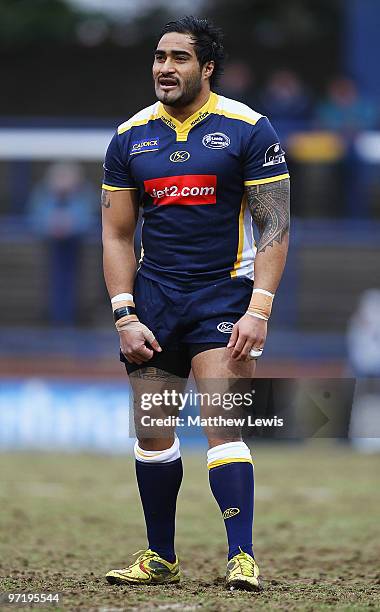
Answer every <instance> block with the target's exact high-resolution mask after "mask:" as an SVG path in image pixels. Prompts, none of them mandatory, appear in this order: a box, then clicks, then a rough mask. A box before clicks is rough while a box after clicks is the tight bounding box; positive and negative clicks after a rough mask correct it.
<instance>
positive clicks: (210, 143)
mask: <svg viewBox="0 0 380 612" xmlns="http://www.w3.org/2000/svg"><path fill="white" fill-rule="evenodd" d="M202 144H203V146H204V147H207V148H208V149H225V148H226V147H229V146H230V144H231V139H230V138H229V137H228V136H226V134H223V132H214V133H213V134H206V136H203V138H202Z"/></svg>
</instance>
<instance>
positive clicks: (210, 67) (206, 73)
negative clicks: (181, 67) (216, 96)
mask: <svg viewBox="0 0 380 612" xmlns="http://www.w3.org/2000/svg"><path fill="white" fill-rule="evenodd" d="M214 68H215V62H214V60H210V61H209V62H207V64H205V65H204V66H203V70H202V72H203V78H205V79H209V78H210V77H211V75H212V73H213V72H214Z"/></svg>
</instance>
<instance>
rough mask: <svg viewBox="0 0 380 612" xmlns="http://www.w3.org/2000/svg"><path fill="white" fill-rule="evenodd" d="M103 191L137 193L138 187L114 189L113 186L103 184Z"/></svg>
mask: <svg viewBox="0 0 380 612" xmlns="http://www.w3.org/2000/svg"><path fill="white" fill-rule="evenodd" d="M102 189H105V190H106V191H137V187H112V185H106V184H105V183H103V185H102Z"/></svg>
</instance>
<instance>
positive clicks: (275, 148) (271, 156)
mask: <svg viewBox="0 0 380 612" xmlns="http://www.w3.org/2000/svg"><path fill="white" fill-rule="evenodd" d="M284 162H285V151H283V150H282V147H281V145H280V143H279V142H275V143H274V144H272V145H271V146H270V147H269V148H268V149H267V150H266V151H265V161H264V163H263V167H264V168H265V167H268V166H277V164H283V163H284Z"/></svg>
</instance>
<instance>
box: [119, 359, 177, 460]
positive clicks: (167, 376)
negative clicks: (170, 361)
mask: <svg viewBox="0 0 380 612" xmlns="http://www.w3.org/2000/svg"><path fill="white" fill-rule="evenodd" d="M129 379H130V383H131V386H132V390H133V402H134V417H135V427H136V437H137V439H138V441H139V446H140V447H141V448H142V449H144V450H149V451H154V450H165V449H167V448H170V446H172V444H173V441H174V429H175V428H174V427H172V426H169V425H168V426H161V427H157V426H144V425H143V424H142V421H141V419H142V417H144V416H147V415H148V416H149V417H152V418H165V417H166V416H168V415H170V416H177V415H178V408H177V407H175V406H168V405H164V406H152V407H151V408H150V409H149V410H144V409H143V408H142V406H143V397H146V396H147V394H155V393H158V394H160V396H162V395H163V393H164V392H165V390H167V391H169V392H170V391H172V390H175V391H177V392H178V393H180V392H182V391H183V390H184V389H185V386H186V382H187V381H186V380H184V379H183V378H179V377H178V376H175V375H174V374H171V373H169V372H166V371H165V370H160V369H159V368H155V367H149V366H148V367H146V368H141V369H140V370H136V371H135V372H133V373H132V374H130V376H129Z"/></svg>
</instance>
